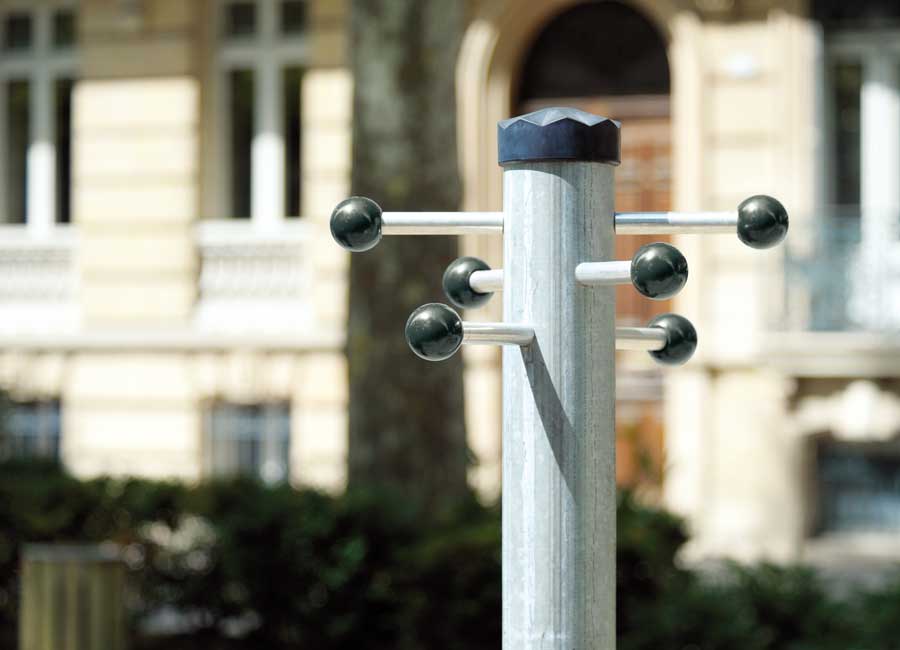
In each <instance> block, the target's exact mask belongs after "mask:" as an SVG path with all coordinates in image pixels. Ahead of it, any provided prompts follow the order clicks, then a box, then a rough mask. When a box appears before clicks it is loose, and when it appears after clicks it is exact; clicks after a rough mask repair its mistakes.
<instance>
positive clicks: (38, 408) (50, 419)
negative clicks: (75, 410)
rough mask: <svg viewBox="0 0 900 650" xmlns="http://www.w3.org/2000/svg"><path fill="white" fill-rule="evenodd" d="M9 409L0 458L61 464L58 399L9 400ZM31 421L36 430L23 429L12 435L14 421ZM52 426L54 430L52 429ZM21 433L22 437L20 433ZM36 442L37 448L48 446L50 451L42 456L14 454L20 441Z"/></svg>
mask: <svg viewBox="0 0 900 650" xmlns="http://www.w3.org/2000/svg"><path fill="white" fill-rule="evenodd" d="M7 407H8V409H9V416H8V418H7V419H8V422H7V423H6V428H5V430H4V432H3V433H4V434H5V435H4V438H6V440H4V441H3V442H4V444H3V447H4V449H3V456H4V457H6V458H20V459H21V458H29V459H30V458H40V459H46V460H52V461H55V462H61V461H62V456H63V406H62V400H60V399H58V398H52V399H34V400H12V401H10V402H8V403H7ZM26 413H27V414H28V415H29V416H30V417H32V418H34V419H35V421H36V422H37V424H38V426H37V427H36V428H35V431H34V432H32V431H30V430H28V429H27V428H23V429H21V430H19V431H15V430H14V427H13V426H12V423H13V422H14V421H15V419H16V418H19V417H23V416H24V415H25V414H26ZM52 425H55V428H54V426H52ZM23 431H24V432H25V433H23ZM26 439H28V440H32V441H36V444H37V446H39V447H42V448H43V447H46V446H48V443H49V445H50V446H52V447H53V449H52V451H51V453H49V454H44V453H39V454H32V455H26V454H17V453H14V450H15V449H18V448H21V447H22V445H21V441H24V440H26Z"/></svg>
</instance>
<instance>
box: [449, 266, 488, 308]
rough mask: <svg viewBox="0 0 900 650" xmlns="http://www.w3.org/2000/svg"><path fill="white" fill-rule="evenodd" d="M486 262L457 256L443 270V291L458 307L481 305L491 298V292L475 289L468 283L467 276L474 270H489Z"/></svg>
mask: <svg viewBox="0 0 900 650" xmlns="http://www.w3.org/2000/svg"><path fill="white" fill-rule="evenodd" d="M490 269H491V267H489V266H488V265H487V264H486V263H484V262H483V261H481V260H480V259H478V258H477V257H459V258H457V259H455V260H453V261H452V262H450V266H448V267H447V270H446V271H444V279H443V285H444V293H445V294H447V297H448V298H449V299H450V302H452V303H453V304H454V305H456V306H457V307H459V308H460V309H471V308H473V307H481V305H483V304H485V303H486V302H487V301H488V300H490V299H491V296H493V295H494V294H493V293H490V292H489V293H481V292H479V291H475V290H474V289H472V287H471V286H470V285H469V278H470V277H471V276H472V274H473V273H474V272H475V271H490Z"/></svg>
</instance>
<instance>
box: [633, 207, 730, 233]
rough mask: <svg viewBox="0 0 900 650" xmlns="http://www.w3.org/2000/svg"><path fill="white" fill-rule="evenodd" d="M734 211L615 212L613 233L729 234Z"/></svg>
mask: <svg viewBox="0 0 900 650" xmlns="http://www.w3.org/2000/svg"><path fill="white" fill-rule="evenodd" d="M737 219H738V214H737V211H736V210H731V211H727V212H617V213H616V234H619V235H658V234H668V233H684V234H691V233H711V232H727V233H733V232H735V231H736V230H737Z"/></svg>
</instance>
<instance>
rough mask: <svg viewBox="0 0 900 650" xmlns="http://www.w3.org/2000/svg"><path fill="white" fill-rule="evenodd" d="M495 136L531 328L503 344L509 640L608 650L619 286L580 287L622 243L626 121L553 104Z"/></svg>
mask: <svg viewBox="0 0 900 650" xmlns="http://www.w3.org/2000/svg"><path fill="white" fill-rule="evenodd" d="M551 113H554V114H553V115H548V114H551ZM555 113H559V114H560V115H555ZM535 118H537V119H535ZM499 138H500V163H501V164H502V165H503V166H504V171H503V179H504V180H503V195H504V204H503V212H504V269H503V271H504V287H503V311H504V321H505V322H507V323H528V324H529V325H531V326H532V327H533V328H534V331H535V340H534V343H533V344H532V345H531V346H528V347H526V348H522V349H519V348H504V350H503V648H504V650H539V649H540V650H550V649H554V650H572V649H573V648H578V649H579V650H582V649H589V648H597V649H601V648H602V649H603V650H609V649H611V648H614V646H615V583H616V579H615V544H616V536H615V529H616V511H615V508H616V504H615V501H616V485H615V428H614V421H615V420H614V413H613V409H614V405H615V402H614V399H615V371H614V361H615V290H614V289H613V288H612V287H608V286H607V287H592V288H586V287H580V286H578V284H577V283H576V281H575V267H576V266H577V265H578V264H580V263H582V262H587V261H607V260H610V259H612V255H613V254H614V250H615V246H614V242H613V237H614V234H615V232H614V216H613V215H614V205H613V196H614V188H613V169H614V167H613V165H615V164H618V162H619V125H618V123H615V122H613V121H611V120H607V119H604V118H597V117H596V116H592V115H588V114H587V113H583V112H581V111H577V110H574V109H565V110H560V109H548V110H545V111H539V112H538V113H537V114H534V115H526V116H523V117H520V118H514V119H512V120H507V121H505V122H501V124H500V130H499Z"/></svg>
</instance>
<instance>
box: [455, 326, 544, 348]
mask: <svg viewBox="0 0 900 650" xmlns="http://www.w3.org/2000/svg"><path fill="white" fill-rule="evenodd" d="M533 340H534V328H533V327H531V326H529V325H510V324H508V323H481V322H478V321H464V322H463V343H465V344H469V345H528V344H529V343H531V342H532V341H533Z"/></svg>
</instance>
